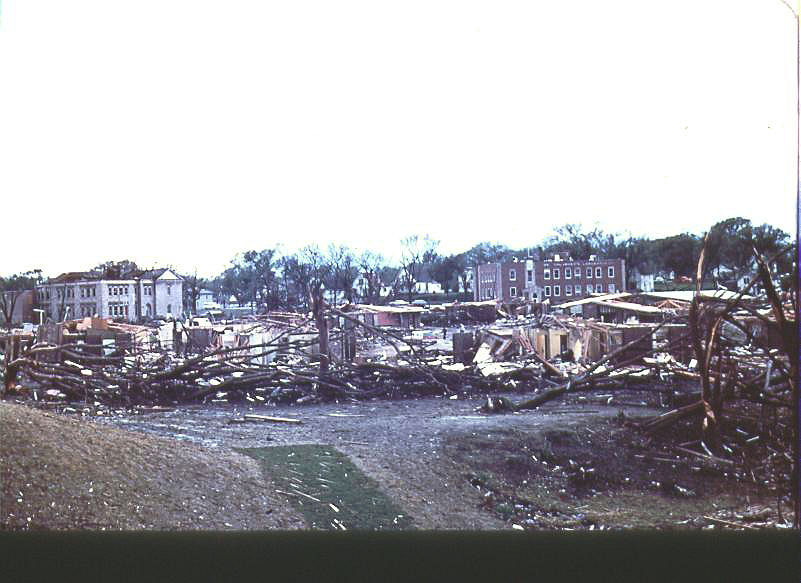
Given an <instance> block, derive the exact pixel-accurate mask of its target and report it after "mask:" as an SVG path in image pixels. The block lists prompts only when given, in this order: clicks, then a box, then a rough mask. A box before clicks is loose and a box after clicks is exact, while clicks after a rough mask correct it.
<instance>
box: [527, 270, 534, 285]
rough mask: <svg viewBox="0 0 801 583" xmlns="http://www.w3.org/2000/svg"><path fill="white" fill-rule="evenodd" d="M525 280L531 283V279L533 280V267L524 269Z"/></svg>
mask: <svg viewBox="0 0 801 583" xmlns="http://www.w3.org/2000/svg"><path fill="white" fill-rule="evenodd" d="M526 281H527V282H528V283H531V282H532V281H534V270H533V269H529V270H528V271H526Z"/></svg>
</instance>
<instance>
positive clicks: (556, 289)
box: [473, 252, 626, 304]
mask: <svg viewBox="0 0 801 583" xmlns="http://www.w3.org/2000/svg"><path fill="white" fill-rule="evenodd" d="M473 281H474V282H475V285H474V286H473V299H474V300H476V301H479V300H489V299H497V300H500V301H503V302H509V301H512V300H514V299H515V298H521V299H523V300H526V301H529V300H533V301H537V302H543V301H546V300H547V301H548V302H550V303H551V304H557V303H561V302H562V301H566V300H569V299H570V298H574V297H578V298H581V297H588V296H590V295H591V294H599V293H615V292H620V291H626V262H625V261H624V260H623V259H599V258H598V257H597V256H596V255H590V257H589V259H587V260H584V261H576V260H574V259H573V258H572V257H570V255H569V254H567V253H564V252H563V253H555V254H554V255H552V256H551V257H550V258H549V259H544V260H540V259H535V258H533V257H529V258H526V259H524V260H522V261H520V260H517V259H515V260H512V261H507V262H503V263H485V264H483V265H478V266H476V268H475V272H474V274H473Z"/></svg>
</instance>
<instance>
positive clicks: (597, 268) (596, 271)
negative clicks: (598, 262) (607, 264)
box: [595, 267, 603, 277]
mask: <svg viewBox="0 0 801 583" xmlns="http://www.w3.org/2000/svg"><path fill="white" fill-rule="evenodd" d="M595 277H603V275H602V272H601V268H600V267H596V268H595Z"/></svg>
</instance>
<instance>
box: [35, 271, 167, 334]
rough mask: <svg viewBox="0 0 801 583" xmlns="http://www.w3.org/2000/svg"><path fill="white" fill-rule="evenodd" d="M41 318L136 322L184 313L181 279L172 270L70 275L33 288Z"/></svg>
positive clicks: (63, 275) (62, 275)
mask: <svg viewBox="0 0 801 583" xmlns="http://www.w3.org/2000/svg"><path fill="white" fill-rule="evenodd" d="M35 294H36V300H37V303H38V305H39V306H40V308H42V309H43V310H44V314H43V318H51V319H52V320H54V321H60V320H63V319H65V318H84V317H98V318H124V319H126V320H128V321H129V322H136V321H139V320H141V319H143V318H153V317H157V316H167V317H170V316H172V317H176V316H178V315H180V314H181V312H182V311H183V279H182V278H181V276H180V275H178V274H177V273H175V272H174V271H173V270H171V269H167V268H162V269H151V270H147V271H143V270H138V271H135V272H133V273H131V274H127V275H126V276H125V277H110V276H109V275H108V274H99V273H95V272H85V271H80V272H77V271H76V272H69V273H63V274H61V275H59V276H58V277H55V278H52V279H51V280H50V281H48V282H47V283H43V284H40V285H37V286H36V289H35Z"/></svg>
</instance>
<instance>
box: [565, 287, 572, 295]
mask: <svg viewBox="0 0 801 583" xmlns="http://www.w3.org/2000/svg"><path fill="white" fill-rule="evenodd" d="M565 295H566V296H572V295H573V286H572V285H566V286H565Z"/></svg>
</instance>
